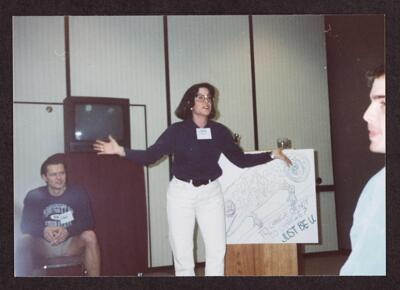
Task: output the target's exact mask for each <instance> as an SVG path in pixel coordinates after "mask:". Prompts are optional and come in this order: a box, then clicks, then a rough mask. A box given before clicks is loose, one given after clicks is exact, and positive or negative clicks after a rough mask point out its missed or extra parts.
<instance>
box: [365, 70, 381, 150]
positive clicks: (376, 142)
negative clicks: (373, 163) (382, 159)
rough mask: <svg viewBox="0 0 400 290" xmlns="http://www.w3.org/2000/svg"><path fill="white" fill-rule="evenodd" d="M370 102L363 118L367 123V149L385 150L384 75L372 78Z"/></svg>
mask: <svg viewBox="0 0 400 290" xmlns="http://www.w3.org/2000/svg"><path fill="white" fill-rule="evenodd" d="M370 99H371V104H370V105H369V107H368V108H367V110H366V111H365V113H364V116H363V118H364V120H365V121H366V122H367V123H368V131H369V140H370V141H371V144H370V146H369V150H371V151H372V152H375V153H385V152H386V130H385V115H386V113H385V109H386V108H385V107H386V94H385V76H384V75H383V76H381V77H379V78H376V79H375V80H374V83H373V85H372V89H371V92H370Z"/></svg>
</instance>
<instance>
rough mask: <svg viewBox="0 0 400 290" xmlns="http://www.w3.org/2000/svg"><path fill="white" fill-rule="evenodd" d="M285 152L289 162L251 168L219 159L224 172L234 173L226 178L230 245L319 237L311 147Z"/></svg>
mask: <svg viewBox="0 0 400 290" xmlns="http://www.w3.org/2000/svg"><path fill="white" fill-rule="evenodd" d="M285 153H286V155H287V156H288V157H289V159H290V160H291V161H292V163H293V165H292V166H291V167H287V166H286V165H285V164H284V163H283V162H282V161H281V160H274V161H272V162H269V163H267V164H264V165H259V166H256V167H252V168H247V169H239V168H237V167H236V168H233V167H232V166H234V165H233V164H231V163H230V164H229V165H226V164H227V162H229V161H228V160H227V159H225V160H223V161H222V162H221V165H222V167H223V170H224V169H226V170H224V174H223V176H224V175H227V174H229V172H230V171H231V172H233V175H236V176H234V178H233V180H231V183H230V184H229V182H230V181H226V180H227V179H225V180H222V181H223V182H222V183H223V184H224V181H225V186H223V191H224V200H225V217H226V232H227V242H228V244H238V243H240V244H245V243H285V242H289V243H315V242H318V227H317V214H316V194H315V174H314V159H313V154H314V153H313V150H310V149H306V150H285ZM224 165H225V166H224ZM222 179H223V178H222ZM224 187H225V188H224Z"/></svg>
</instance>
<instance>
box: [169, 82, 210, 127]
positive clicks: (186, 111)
mask: <svg viewBox="0 0 400 290" xmlns="http://www.w3.org/2000/svg"><path fill="white" fill-rule="evenodd" d="M200 88H206V89H208V91H209V93H210V96H211V98H212V99H214V98H215V91H216V90H215V87H214V86H213V85H211V84H209V83H199V84H194V85H193V86H191V87H190V88H188V89H187V90H186V92H185V94H184V95H183V97H182V100H181V102H180V103H179V105H178V107H177V108H176V110H175V115H176V116H177V117H178V118H179V119H182V120H186V119H190V118H192V110H191V108H192V107H193V106H194V98H195V97H196V95H197V93H198V92H199V89H200ZM211 103H212V106H211V112H210V115H209V116H208V118H209V119H212V118H214V117H215V115H216V113H217V112H216V110H215V106H214V103H215V102H214V101H211Z"/></svg>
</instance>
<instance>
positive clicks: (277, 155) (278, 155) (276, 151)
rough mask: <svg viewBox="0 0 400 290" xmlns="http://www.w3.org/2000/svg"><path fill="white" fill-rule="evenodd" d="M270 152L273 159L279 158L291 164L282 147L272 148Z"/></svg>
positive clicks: (288, 164)
mask: <svg viewBox="0 0 400 290" xmlns="http://www.w3.org/2000/svg"><path fill="white" fill-rule="evenodd" d="M272 154H273V155H274V157H275V159H280V160H282V161H284V162H285V163H286V165H287V166H290V165H292V161H290V159H289V158H288V157H287V156H286V155H285V154H284V153H283V152H282V148H276V149H274V150H272Z"/></svg>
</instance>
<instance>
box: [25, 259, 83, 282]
mask: <svg viewBox="0 0 400 290" xmlns="http://www.w3.org/2000/svg"><path fill="white" fill-rule="evenodd" d="M86 275H87V272H86V269H85V266H84V263H83V257H82V256H60V257H52V258H48V259H45V260H44V261H43V262H42V263H40V266H39V267H37V268H36V269H34V270H33V273H32V276H34V277H42V276H46V277H47V276H86Z"/></svg>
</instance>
